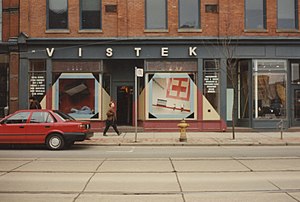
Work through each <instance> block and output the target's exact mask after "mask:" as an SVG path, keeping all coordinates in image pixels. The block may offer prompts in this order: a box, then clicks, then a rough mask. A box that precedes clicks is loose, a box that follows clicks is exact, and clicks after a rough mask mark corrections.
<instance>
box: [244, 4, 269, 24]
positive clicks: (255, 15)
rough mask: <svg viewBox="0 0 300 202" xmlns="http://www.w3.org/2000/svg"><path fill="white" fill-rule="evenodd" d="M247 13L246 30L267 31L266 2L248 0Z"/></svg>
mask: <svg viewBox="0 0 300 202" xmlns="http://www.w3.org/2000/svg"><path fill="white" fill-rule="evenodd" d="M245 12H246V14H245V15H246V16H245V17H246V18H245V28H246V29H265V6H264V0H246V1H245Z"/></svg>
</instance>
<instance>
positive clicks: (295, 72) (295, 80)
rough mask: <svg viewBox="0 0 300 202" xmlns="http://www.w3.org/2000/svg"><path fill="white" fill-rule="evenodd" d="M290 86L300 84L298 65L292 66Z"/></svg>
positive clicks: (299, 68) (299, 67)
mask: <svg viewBox="0 0 300 202" xmlns="http://www.w3.org/2000/svg"><path fill="white" fill-rule="evenodd" d="M291 73H292V84H300V66H299V64H296V63H294V64H292V72H291Z"/></svg>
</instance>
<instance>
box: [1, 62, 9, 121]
mask: <svg viewBox="0 0 300 202" xmlns="http://www.w3.org/2000/svg"><path fill="white" fill-rule="evenodd" d="M7 95H8V92H7V67H6V65H5V64H0V97H1V99H0V117H4V116H5V113H4V111H5V110H4V109H5V107H6V106H7V105H8V103H7Z"/></svg>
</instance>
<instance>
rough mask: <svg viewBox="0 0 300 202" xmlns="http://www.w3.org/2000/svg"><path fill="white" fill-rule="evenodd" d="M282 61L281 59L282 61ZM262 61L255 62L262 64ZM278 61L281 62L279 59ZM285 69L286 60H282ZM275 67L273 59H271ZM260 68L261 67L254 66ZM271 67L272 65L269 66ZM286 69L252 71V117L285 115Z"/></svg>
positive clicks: (280, 117) (276, 117) (274, 117)
mask: <svg viewBox="0 0 300 202" xmlns="http://www.w3.org/2000/svg"><path fill="white" fill-rule="evenodd" d="M282 62H283V61H282ZM262 63H264V62H260V61H259V62H257V63H255V66H258V64H262ZM278 63H281V62H280V61H279V62H278ZM283 63H284V64H285V67H284V68H283V69H286V62H283ZM269 64H273V65H274V67H273V68H276V67H275V66H276V63H275V61H271V62H270V63H269ZM256 69H258V70H259V69H262V68H256ZM269 69H272V66H269ZM286 78H287V73H286V71H282V72H274V71H272V72H271V71H269V72H266V71H265V70H264V69H263V71H257V72H254V75H253V84H254V85H253V98H254V100H253V104H254V114H253V116H254V118H257V119H283V118H285V117H286Z"/></svg>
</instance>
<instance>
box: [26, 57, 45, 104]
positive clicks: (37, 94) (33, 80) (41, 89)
mask: <svg viewBox="0 0 300 202" xmlns="http://www.w3.org/2000/svg"><path fill="white" fill-rule="evenodd" d="M28 77H29V78H28V81H29V97H34V98H35V99H36V100H37V101H38V102H39V103H40V104H41V105H42V108H46V62H45V61H44V60H32V61H30V66H29V75H28Z"/></svg>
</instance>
